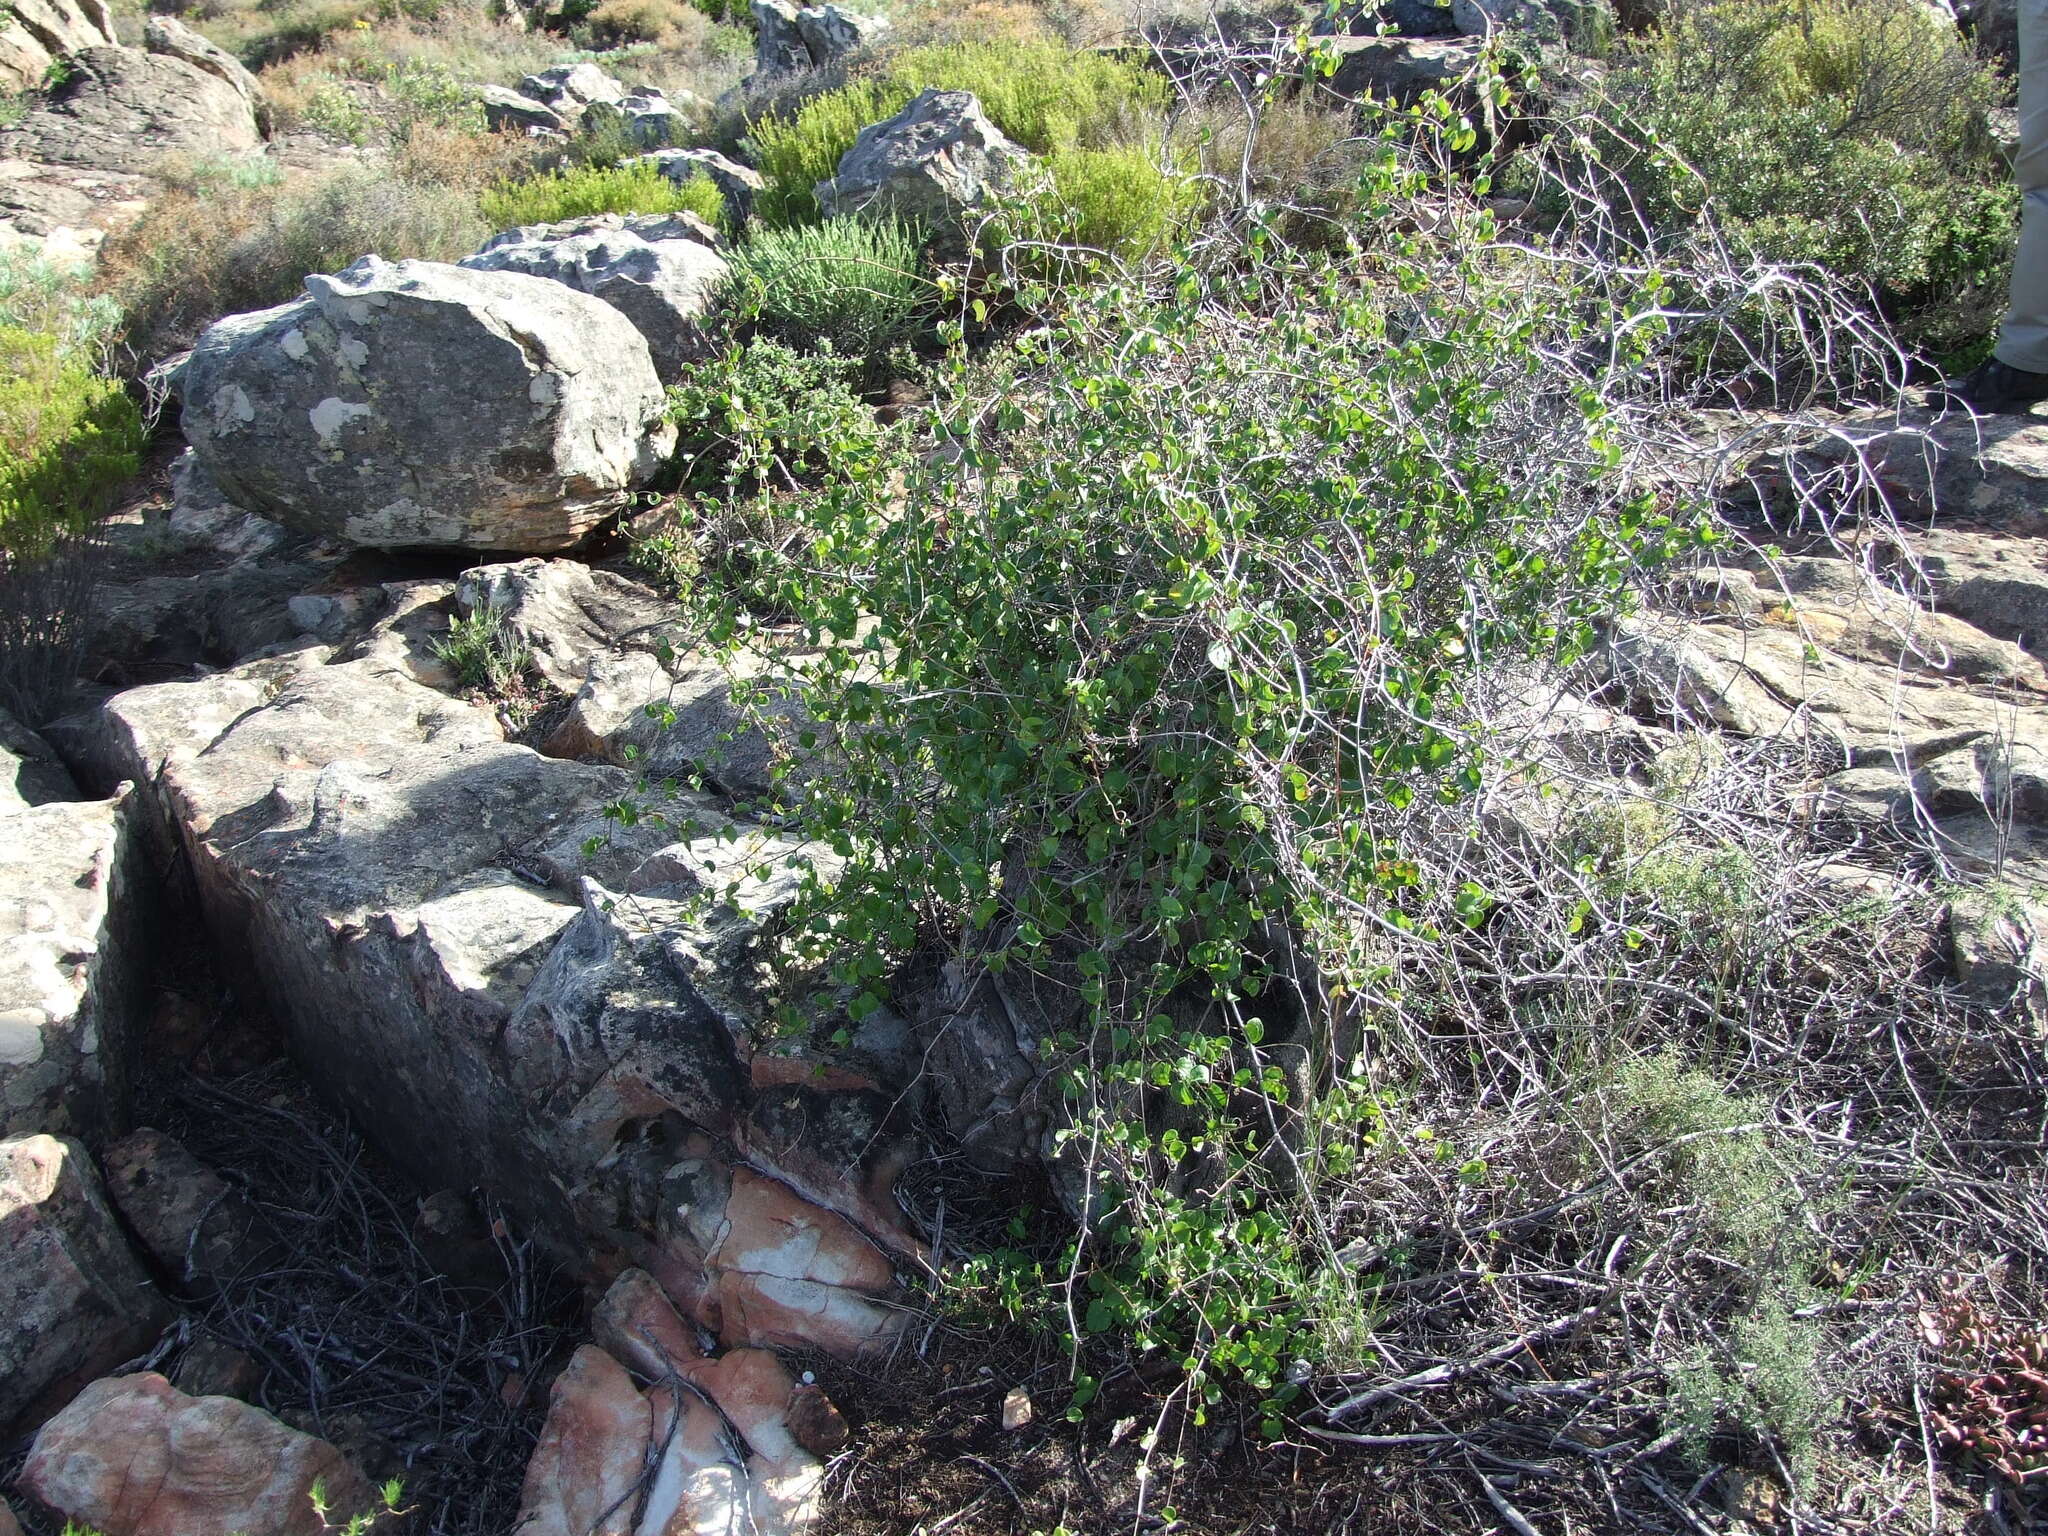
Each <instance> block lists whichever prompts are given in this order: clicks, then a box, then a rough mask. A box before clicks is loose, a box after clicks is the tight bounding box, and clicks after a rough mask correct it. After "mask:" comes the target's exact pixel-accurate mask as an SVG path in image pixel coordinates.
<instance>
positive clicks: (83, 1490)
mask: <svg viewBox="0 0 2048 1536" xmlns="http://www.w3.org/2000/svg"><path fill="white" fill-rule="evenodd" d="M316 1482H317V1483H319V1484H320V1485H321V1489H322V1497H323V1499H324V1501H325V1504H326V1508H327V1517H326V1519H323V1518H322V1516H321V1515H320V1513H319V1511H318V1510H316V1508H315V1507H314V1503H313V1496H312V1490H313V1485H314V1484H315V1483H316ZM22 1486H23V1487H24V1488H26V1489H27V1490H28V1491H29V1492H30V1493H32V1494H33V1495H35V1497H36V1498H38V1499H40V1500H41V1501H42V1502H43V1503H45V1504H47V1505H49V1506H50V1508H52V1509H54V1510H56V1511H57V1513H59V1514H60V1515H62V1516H64V1517H65V1518H66V1519H67V1520H75V1521H77V1522H79V1523H80V1524H81V1525H83V1526H85V1527H87V1528H88V1529H91V1530H94V1531H98V1532H101V1533H103V1536H255V1533H257V1532H262V1533H265V1536H321V1533H322V1532H325V1531H329V1530H332V1529H335V1528H338V1527H339V1526H341V1525H345V1524H347V1522H348V1519H349V1517H350V1516H352V1515H355V1514H360V1513H364V1512H367V1511H369V1510H372V1509H374V1508H375V1507H376V1495H375V1494H374V1493H373V1492H372V1491H371V1488H370V1485H369V1484H368V1482H366V1481H365V1480H364V1478H363V1475H362V1473H360V1472H359V1471H357V1470H356V1468H355V1467H354V1466H353V1465H352V1464H351V1463H350V1462H349V1460H348V1458H347V1457H345V1456H344V1455H343V1454H342V1453H341V1452H340V1451H338V1450H336V1449H335V1448H334V1447H333V1446H331V1445H329V1444H327V1443H326V1442H325V1441H323V1440H316V1439H314V1438H313V1437H312V1436H311V1435H304V1434H300V1433H299V1432H298V1431H297V1430H295V1429H290V1428H288V1427H286V1426H285V1425H283V1424H280V1423H279V1422H278V1421H277V1420H276V1419H274V1418H272V1417H271V1416H270V1415H269V1414H267V1413H265V1412H263V1410H262V1409H260V1408H252V1407H250V1406H249V1405H248V1404H247V1403H239V1402H236V1401H235V1400H234V1399H233V1398H229V1397H187V1396H186V1395H185V1394H184V1393H182V1392H180V1391H178V1390H177V1388H175V1387H173V1386H172V1385H171V1384H170V1383H169V1382H168V1381H166V1380H165V1379H164V1378H163V1377H161V1376H159V1375H156V1374H155V1373H154V1372H144V1373H143V1374H140V1375H136V1376H116V1377H110V1378H109V1379H107V1380H105V1381H96V1382H94V1383H93V1384H92V1385H91V1386H89V1387H87V1388H86V1389H85V1390H84V1391H83V1392H81V1393H79V1395H78V1396H77V1397H76V1398H75V1399H74V1400H73V1401H72V1403H71V1405H70V1406H69V1407H68V1408H66V1409H65V1410H64V1411H63V1412H62V1413H60V1414H58V1415H57V1416H56V1417H55V1418H53V1419H51V1420H50V1422H49V1423H47V1424H45V1425H44V1426H43V1428H42V1432H41V1433H40V1434H38V1435H37V1436H36V1440H35V1445H34V1447H33V1449H31V1450H30V1452H29V1457H28V1464H27V1466H26V1467H24V1468H23V1470H22ZM330 1519H331V1520H333V1521H334V1525H332V1526H330V1525H329V1524H328V1523H327V1520H330Z"/></svg>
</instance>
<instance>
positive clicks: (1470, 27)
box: [1451, 0, 1615, 47]
mask: <svg viewBox="0 0 2048 1536" xmlns="http://www.w3.org/2000/svg"><path fill="white" fill-rule="evenodd" d="M1451 20H1452V22H1453V23H1454V24H1455V25H1456V26H1457V29H1458V30H1459V31H1460V32H1462V33H1464V34H1465V36H1467V37H1492V36H1494V35H1495V34H1496V33H1500V32H1511V33H1513V34H1515V35H1516V36H1518V37H1522V38H1525V39H1527V40H1529V41H1532V42H1537V43H1545V44H1550V45H1553V46H1559V47H1565V46H1569V47H1585V46H1587V45H1589V44H1591V43H1593V42H1595V41H1597V40H1598V39H1600V38H1601V37H1605V36H1609V35H1611V34H1612V32H1613V30H1614V25H1615V22H1614V11H1613V7H1612V6H1611V4H1609V0H1451Z"/></svg>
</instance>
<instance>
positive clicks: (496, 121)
mask: <svg viewBox="0 0 2048 1536" xmlns="http://www.w3.org/2000/svg"><path fill="white" fill-rule="evenodd" d="M476 97H477V101H478V103H479V104H480V105H481V106H482V107H483V109H484V126H485V127H486V128H488V129H490V130H491V132H493V133H541V134H553V133H559V134H566V133H568V131H569V128H570V125H571V122H572V119H571V118H568V117H564V116H563V115H562V114H561V113H560V112H557V111H556V110H555V109H554V108H553V107H550V106H546V105H544V104H543V103H541V102H538V101H535V100H534V99H533V98H532V97H531V96H527V95H524V94H523V93H521V92H519V91H515V90H513V89H511V87H509V86H503V85H480V86H478V87H476Z"/></svg>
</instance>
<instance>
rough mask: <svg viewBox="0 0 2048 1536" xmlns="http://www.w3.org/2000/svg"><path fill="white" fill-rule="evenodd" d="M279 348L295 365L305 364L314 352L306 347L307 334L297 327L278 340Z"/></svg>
mask: <svg viewBox="0 0 2048 1536" xmlns="http://www.w3.org/2000/svg"><path fill="white" fill-rule="evenodd" d="M277 348H278V350H279V351H280V352H282V353H284V355H285V356H286V357H288V358H290V359H291V360H292V361H293V362H295V363H303V362H304V361H305V360H306V354H307V353H308V352H310V351H311V350H312V348H310V347H308V346H307V345H306V333H305V332H304V331H302V330H300V329H299V328H298V327H297V326H294V327H293V328H292V329H291V330H288V331H286V332H285V333H284V334H283V335H282V336H280V337H278V338H277Z"/></svg>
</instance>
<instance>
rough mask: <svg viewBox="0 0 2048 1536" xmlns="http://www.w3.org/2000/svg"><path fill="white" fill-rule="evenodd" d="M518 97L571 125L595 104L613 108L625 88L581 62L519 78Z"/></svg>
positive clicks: (588, 63)
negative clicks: (600, 103)
mask: <svg viewBox="0 0 2048 1536" xmlns="http://www.w3.org/2000/svg"><path fill="white" fill-rule="evenodd" d="M519 94H520V95H522V96H524V97H526V98H527V99H528V100H529V101H537V102H539V103H540V104H541V105H542V106H544V107H548V108H551V109H552V110H553V111H555V112H556V113H557V114H559V115H560V116H561V117H562V118H564V119H566V120H567V121H570V122H574V121H575V120H576V119H577V118H578V117H580V116H581V115H582V113H583V109H584V108H585V107H588V106H590V105H592V104H593V103H595V102H603V103H605V104H606V105H614V106H615V105H617V104H618V102H619V101H621V100H622V99H623V98H624V97H625V95H626V88H625V87H624V86H623V85H621V84H620V83H619V82H618V81H616V80H614V79H613V78H612V77H611V76H610V75H608V74H606V73H605V72H604V71H603V70H601V69H599V68H598V67H597V66H596V65H595V64H593V63H591V62H590V61H589V60H588V59H585V60H583V61H582V62H580V63H577V64H557V65H556V66H555V67H554V68H552V69H544V70H542V71H541V72H540V73H539V74H534V75H525V76H522V77H521V78H520V81H519Z"/></svg>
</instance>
